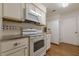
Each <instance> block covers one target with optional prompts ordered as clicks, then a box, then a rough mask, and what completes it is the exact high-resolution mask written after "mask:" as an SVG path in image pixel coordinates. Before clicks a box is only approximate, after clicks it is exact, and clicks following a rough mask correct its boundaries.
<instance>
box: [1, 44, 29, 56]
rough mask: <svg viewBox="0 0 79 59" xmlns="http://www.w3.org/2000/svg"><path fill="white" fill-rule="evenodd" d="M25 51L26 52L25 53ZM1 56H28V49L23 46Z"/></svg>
mask: <svg viewBox="0 0 79 59" xmlns="http://www.w3.org/2000/svg"><path fill="white" fill-rule="evenodd" d="M25 51H27V52H25ZM1 55H2V56H25V55H26V56H28V49H27V48H26V47H25V46H23V47H20V48H17V49H14V50H10V51H7V52H5V53H1Z"/></svg>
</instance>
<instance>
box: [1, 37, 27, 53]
mask: <svg viewBox="0 0 79 59" xmlns="http://www.w3.org/2000/svg"><path fill="white" fill-rule="evenodd" d="M23 45H26V46H28V38H22V39H16V40H10V41H4V42H1V52H5V51H8V50H11V49H15V48H18V47H20V46H23Z"/></svg>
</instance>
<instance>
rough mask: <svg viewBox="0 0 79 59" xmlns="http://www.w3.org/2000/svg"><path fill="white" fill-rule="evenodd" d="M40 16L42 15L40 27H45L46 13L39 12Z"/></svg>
mask: <svg viewBox="0 0 79 59" xmlns="http://www.w3.org/2000/svg"><path fill="white" fill-rule="evenodd" d="M41 14H42V16H41V20H40V22H41V24H42V25H46V13H44V12H42V11H41Z"/></svg>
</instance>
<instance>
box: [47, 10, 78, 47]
mask: <svg viewBox="0 0 79 59" xmlns="http://www.w3.org/2000/svg"><path fill="white" fill-rule="evenodd" d="M73 18H74V19H79V11H74V12H70V13H65V14H60V15H58V14H55V15H53V14H52V15H51V16H49V17H47V26H48V27H49V28H50V29H51V31H52V40H51V42H53V43H57V44H58V41H59V42H64V43H69V44H74V45H79V32H78V35H77V36H76V37H74V35H73V36H72V38H75V39H74V40H73V39H72V40H71V39H67V38H66V39H64V38H63V37H64V36H63V33H64V32H65V33H66V31H68V30H65V31H64V30H63V29H62V25H63V20H68V19H73ZM65 22H66V21H65ZM65 22H64V23H65ZM70 22H72V23H73V22H75V21H74V20H71V21H70ZM67 24H68V25H69V24H70V23H69V22H68V23H67ZM69 26H70V30H71V29H72V24H71V25H69ZM64 29H67V28H64ZM75 30H76V29H75V25H74V29H73V31H75ZM78 31H79V30H78ZM70 35H71V34H70ZM68 38H69V37H68Z"/></svg>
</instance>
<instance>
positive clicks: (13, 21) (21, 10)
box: [0, 3, 79, 56]
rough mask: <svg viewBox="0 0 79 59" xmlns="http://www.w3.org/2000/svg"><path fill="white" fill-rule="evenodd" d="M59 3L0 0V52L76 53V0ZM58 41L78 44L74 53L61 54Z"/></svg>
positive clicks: (12, 54)
mask: <svg viewBox="0 0 79 59" xmlns="http://www.w3.org/2000/svg"><path fill="white" fill-rule="evenodd" d="M61 4H63V3H59V4H58V3H0V33H1V34H0V56H54V55H55V54H56V55H79V53H78V52H79V40H78V37H79V36H78V31H79V27H78V25H79V24H78V22H79V21H78V20H77V19H78V15H79V7H78V5H79V4H78V3H77V4H72V3H71V4H70V5H69V6H68V4H66V5H67V7H69V8H68V9H67V7H66V8H65V6H64V7H61V6H60V5H61ZM62 10H63V11H62ZM68 17H69V18H68ZM70 17H72V18H70ZM67 20H68V21H67ZM69 25H70V26H69ZM73 25H74V26H73ZM77 27H78V28H77ZM70 28H71V29H72V30H71V29H70ZM74 28H75V29H74ZM74 30H75V31H74ZM72 32H75V34H76V36H77V37H74V36H75V35H74V34H73V33H72ZM71 34H73V35H71ZM73 38H74V39H73ZM61 44H62V45H64V46H65V45H66V44H68V45H69V47H72V45H73V46H75V45H76V46H78V47H76V51H77V53H76V52H75V53H73V52H72V54H68V53H67V52H69V51H65V53H64V54H61V53H62V52H63V51H61V50H62V49H63V47H62V46H61V49H59V48H60V45H61ZM54 47H55V51H56V50H57V49H59V50H57V51H56V52H55V51H54ZM56 47H57V48H56ZM58 47H59V48H58ZM71 49H72V48H70V49H69V50H71ZM74 49H75V48H74ZM74 49H72V50H74ZM59 51H60V52H59ZM58 52H59V53H58ZM57 53H58V54H57Z"/></svg>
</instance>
